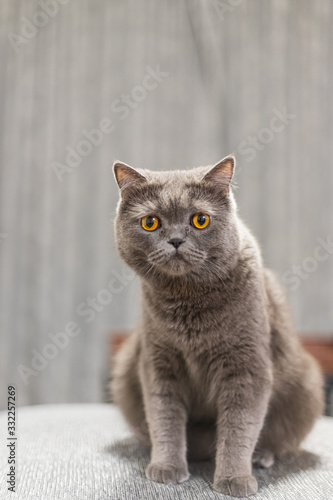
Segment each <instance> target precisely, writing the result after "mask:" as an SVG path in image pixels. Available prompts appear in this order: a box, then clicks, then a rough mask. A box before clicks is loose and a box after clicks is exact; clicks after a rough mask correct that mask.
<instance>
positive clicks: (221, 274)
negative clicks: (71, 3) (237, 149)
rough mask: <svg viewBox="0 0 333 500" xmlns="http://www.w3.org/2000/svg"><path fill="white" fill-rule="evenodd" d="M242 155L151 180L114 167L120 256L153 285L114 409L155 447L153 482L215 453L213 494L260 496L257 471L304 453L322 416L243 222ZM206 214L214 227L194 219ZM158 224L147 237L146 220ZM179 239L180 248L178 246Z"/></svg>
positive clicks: (176, 476) (302, 355)
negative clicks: (237, 182) (238, 183)
mask: <svg viewBox="0 0 333 500" xmlns="http://www.w3.org/2000/svg"><path fill="white" fill-rule="evenodd" d="M233 170H234V158H233V157H227V158H225V159H223V160H221V162H219V163H218V164H217V165H215V166H214V167H199V168H196V169H193V170H184V171H170V172H152V171H148V170H138V171H137V170H134V169H132V168H131V167H129V166H127V165H125V164H121V163H116V164H115V165H114V171H115V176H116V179H117V182H118V185H119V187H120V189H121V200H120V203H119V206H118V212H117V217H116V222H115V228H116V240H117V244H118V249H119V252H120V255H121V256H122V258H123V259H124V261H125V262H126V263H127V264H128V265H129V266H130V267H131V268H132V269H134V270H135V271H136V273H137V274H138V275H139V276H140V278H141V285H142V316H141V321H140V325H139V327H138V328H137V330H136V332H135V333H134V334H133V335H131V336H130V337H129V339H128V340H127V341H126V342H125V344H124V345H123V346H122V348H121V350H120V353H119V355H118V357H117V359H116V361H115V366H114V370H113V382H112V390H113V395H114V400H115V402H116V403H117V404H118V405H119V406H120V408H121V410H122V412H123V414H124V416H125V417H126V419H127V421H128V422H129V424H130V426H131V427H132V429H133V431H134V432H135V433H136V435H137V436H138V438H139V439H140V440H141V441H143V442H145V443H147V444H149V445H151V446H152V451H151V462H150V464H149V466H148V468H147V470H146V475H147V477H148V478H149V479H151V480H153V481H159V482H163V483H177V482H182V481H185V480H186V479H188V477H189V473H188V468H187V457H188V458H190V459H191V458H193V459H207V458H211V457H213V456H215V458H216V469H215V477H214V488H215V489H216V490H217V491H219V492H222V493H225V494H229V495H233V496H246V495H251V494H253V493H255V492H256V491H257V487H258V486H257V481H256V479H255V478H254V476H253V475H252V462H258V463H259V464H261V465H262V466H266V467H267V466H270V465H271V464H272V463H273V461H274V459H275V457H279V456H281V455H282V454H284V453H286V452H289V451H293V450H296V449H297V447H298V446H299V444H300V443H301V441H302V440H303V438H304V437H305V436H306V434H307V433H308V432H309V431H310V429H311V428H312V425H313V423H314V421H315V419H316V418H317V417H318V415H320V414H321V412H322V409H323V394H322V375H321V372H320V370H319V368H318V365H317V363H316V362H315V360H314V359H313V358H312V357H311V356H310V355H309V354H308V353H306V352H305V351H304V349H303V348H302V347H301V345H300V342H299V340H298V338H297V336H296V334H295V331H294V329H293V326H292V324H291V321H290V317H289V312H288V308H287V306H286V303H285V299H284V295H283V291H282V290H281V288H280V286H279V284H278V283H277V280H276V278H275V277H274V275H273V274H272V272H270V271H269V270H268V269H265V268H264V267H263V263H262V259H261V255H260V251H259V249H258V245H257V243H256V241H255V239H254V238H253V236H252V235H251V234H250V232H249V230H248V229H247V228H246V227H245V226H244V224H243V223H242V222H241V221H240V219H239V218H238V216H237V213H236V204H235V200H234V197H233V194H232V191H231V188H230V182H231V180H232V176H233ZM198 212H204V213H208V214H210V216H211V222H210V224H209V226H208V227H207V228H205V229H196V228H195V227H193V226H192V225H191V224H190V219H191V217H192V216H193V215H194V214H196V213H198ZM146 215H156V216H158V218H159V219H160V221H161V226H160V227H159V228H158V229H157V230H156V231H154V232H148V231H145V230H144V229H143V228H142V227H141V224H140V220H141V218H142V217H144V216H146ZM172 238H180V239H182V240H183V243H182V244H181V245H180V246H179V248H178V250H176V248H175V247H174V246H173V245H172V244H170V243H168V241H169V240H170V239H172Z"/></svg>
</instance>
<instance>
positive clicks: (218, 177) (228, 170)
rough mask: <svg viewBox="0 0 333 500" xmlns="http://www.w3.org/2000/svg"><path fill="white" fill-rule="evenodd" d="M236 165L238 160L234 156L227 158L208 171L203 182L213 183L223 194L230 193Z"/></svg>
mask: <svg viewBox="0 0 333 500" xmlns="http://www.w3.org/2000/svg"><path fill="white" fill-rule="evenodd" d="M235 164H236V159H235V157H234V156H226V157H225V158H223V159H222V160H220V161H219V162H218V163H216V165H214V166H213V167H212V168H211V169H210V170H209V171H208V173H207V174H206V175H205V176H204V178H203V180H205V181H208V182H211V183H213V184H214V185H216V186H217V187H218V188H220V189H221V190H222V191H223V192H225V193H228V192H229V189H230V183H231V181H232V177H233V175H234V169H235Z"/></svg>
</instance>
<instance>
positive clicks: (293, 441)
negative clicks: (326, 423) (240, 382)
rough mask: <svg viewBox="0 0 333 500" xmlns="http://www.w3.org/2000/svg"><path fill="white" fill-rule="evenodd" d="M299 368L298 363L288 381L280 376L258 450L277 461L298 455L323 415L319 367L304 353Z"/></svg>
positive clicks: (321, 381) (321, 382)
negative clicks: (279, 458) (277, 458)
mask: <svg viewBox="0 0 333 500" xmlns="http://www.w3.org/2000/svg"><path fill="white" fill-rule="evenodd" d="M300 349H301V348H300ZM298 354H299V353H298ZM298 363H299V361H298V360H297V364H298ZM297 364H296V360H295V369H294V373H293V374H292V373H289V377H288V379H287V378H282V375H281V376H280V378H279V387H278V389H277V390H276V391H275V393H274V394H273V396H272V400H271V402H270V405H269V411H268V413H267V416H266V419H265V424H264V427H263V429H262V431H261V434H260V438H259V442H258V449H264V450H269V451H270V452H271V453H272V454H274V455H275V456H276V457H281V456H283V455H285V454H287V453H293V452H295V451H297V450H298V448H299V446H300V444H301V442H302V441H303V439H304V438H305V436H306V435H307V434H308V433H309V432H310V430H311V428H312V426H313V424H314V422H315V420H316V419H317V418H318V417H319V416H320V415H321V414H322V411H323V406H324V402H323V389H322V386H323V380H322V375H321V372H320V370H319V367H318V366H317V363H316V362H315V361H314V360H313V359H312V357H311V356H309V355H308V354H307V353H305V352H304V353H303V352H302V353H301V360H300V365H299V367H298V369H297V368H296V367H297Z"/></svg>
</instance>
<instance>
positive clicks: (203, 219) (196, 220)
mask: <svg viewBox="0 0 333 500" xmlns="http://www.w3.org/2000/svg"><path fill="white" fill-rule="evenodd" d="M209 221H210V217H209V215H208V214H202V213H200V214H195V215H193V217H192V223H193V226H194V227H196V228H197V229H205V227H207V226H208V224H209Z"/></svg>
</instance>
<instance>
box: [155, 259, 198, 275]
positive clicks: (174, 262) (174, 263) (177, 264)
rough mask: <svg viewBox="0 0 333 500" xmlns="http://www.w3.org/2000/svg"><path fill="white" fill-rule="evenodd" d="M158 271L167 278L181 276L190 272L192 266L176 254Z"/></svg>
mask: <svg viewBox="0 0 333 500" xmlns="http://www.w3.org/2000/svg"><path fill="white" fill-rule="evenodd" d="M160 269H161V271H163V272H164V273H165V274H168V275H169V276H183V275H185V274H188V273H190V272H191V271H192V265H191V264H190V263H189V262H187V261H186V260H184V259H183V258H182V257H181V256H180V255H178V254H177V255H175V256H173V257H171V259H170V260H168V262H167V263H166V264H164V265H163V266H161V268H160Z"/></svg>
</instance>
